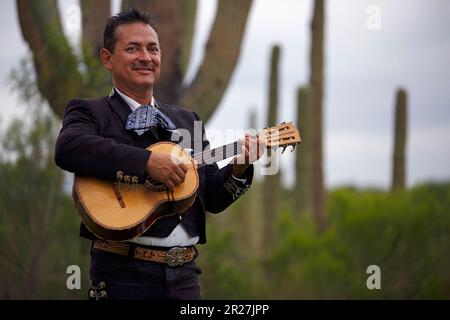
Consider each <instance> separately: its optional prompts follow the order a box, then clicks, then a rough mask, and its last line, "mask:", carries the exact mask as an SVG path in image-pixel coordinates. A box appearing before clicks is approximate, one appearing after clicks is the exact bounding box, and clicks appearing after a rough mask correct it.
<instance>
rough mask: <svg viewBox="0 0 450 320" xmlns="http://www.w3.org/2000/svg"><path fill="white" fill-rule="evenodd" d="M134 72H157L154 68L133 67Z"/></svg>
mask: <svg viewBox="0 0 450 320" xmlns="http://www.w3.org/2000/svg"><path fill="white" fill-rule="evenodd" d="M133 70H136V71H139V72H151V71H155V67H154V66H145V67H144V66H135V67H133Z"/></svg>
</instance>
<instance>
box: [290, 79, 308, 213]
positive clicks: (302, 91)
mask: <svg viewBox="0 0 450 320" xmlns="http://www.w3.org/2000/svg"><path fill="white" fill-rule="evenodd" d="M308 95H309V90H308V87H300V88H298V91H297V126H298V128H299V131H300V135H301V136H302V141H303V142H302V145H301V146H300V147H299V148H296V158H295V173H296V179H295V192H296V194H297V196H296V197H294V202H293V204H294V214H295V218H296V219H297V220H298V219H299V218H300V215H301V214H303V213H304V212H308V213H310V214H311V213H312V212H313V211H312V210H313V209H312V200H313V175H312V173H313V169H312V166H313V151H312V148H311V139H312V135H313V131H312V130H313V128H312V119H311V105H310V104H309V98H308Z"/></svg>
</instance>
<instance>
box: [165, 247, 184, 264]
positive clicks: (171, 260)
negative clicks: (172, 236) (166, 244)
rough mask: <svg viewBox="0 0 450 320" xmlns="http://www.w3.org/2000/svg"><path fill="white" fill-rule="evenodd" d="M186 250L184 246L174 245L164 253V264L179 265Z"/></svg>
mask: <svg viewBox="0 0 450 320" xmlns="http://www.w3.org/2000/svg"><path fill="white" fill-rule="evenodd" d="M185 251H186V248H180V247H174V248H172V249H170V250H169V251H167V253H166V264H167V265H168V266H169V267H176V266H180V265H182V264H183V263H184V261H183V253H184V252H185Z"/></svg>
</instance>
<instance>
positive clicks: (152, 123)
mask: <svg viewBox="0 0 450 320" xmlns="http://www.w3.org/2000/svg"><path fill="white" fill-rule="evenodd" d="M153 127H160V128H162V129H165V130H175V129H176V126H175V124H174V123H173V122H172V120H170V118H169V117H168V116H166V115H165V114H164V113H162V112H161V111H160V110H159V109H158V108H157V107H155V106H152V105H143V106H140V107H138V108H137V109H136V110H134V111H133V112H131V113H130V115H129V116H128V119H127V123H126V126H125V129H126V130H133V131H135V132H136V133H137V134H138V135H142V134H143V133H144V132H146V131H147V130H149V129H150V128H153Z"/></svg>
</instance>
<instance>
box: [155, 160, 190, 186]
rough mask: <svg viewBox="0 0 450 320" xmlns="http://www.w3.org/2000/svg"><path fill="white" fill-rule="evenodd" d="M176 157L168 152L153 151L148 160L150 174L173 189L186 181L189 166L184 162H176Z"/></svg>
mask: <svg viewBox="0 0 450 320" xmlns="http://www.w3.org/2000/svg"><path fill="white" fill-rule="evenodd" d="M176 162H177V161H176V158H173V157H172V156H170V155H168V154H163V153H156V152H152V153H151V154H150V157H149V158H148V161H147V173H148V175H149V176H150V177H151V178H152V179H154V180H156V181H159V182H162V183H164V185H165V186H166V187H167V188H168V189H169V190H171V191H173V190H175V187H176V186H178V185H180V184H181V183H182V182H184V178H185V177H186V172H187V166H186V165H185V164H184V163H181V162H179V163H176Z"/></svg>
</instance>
